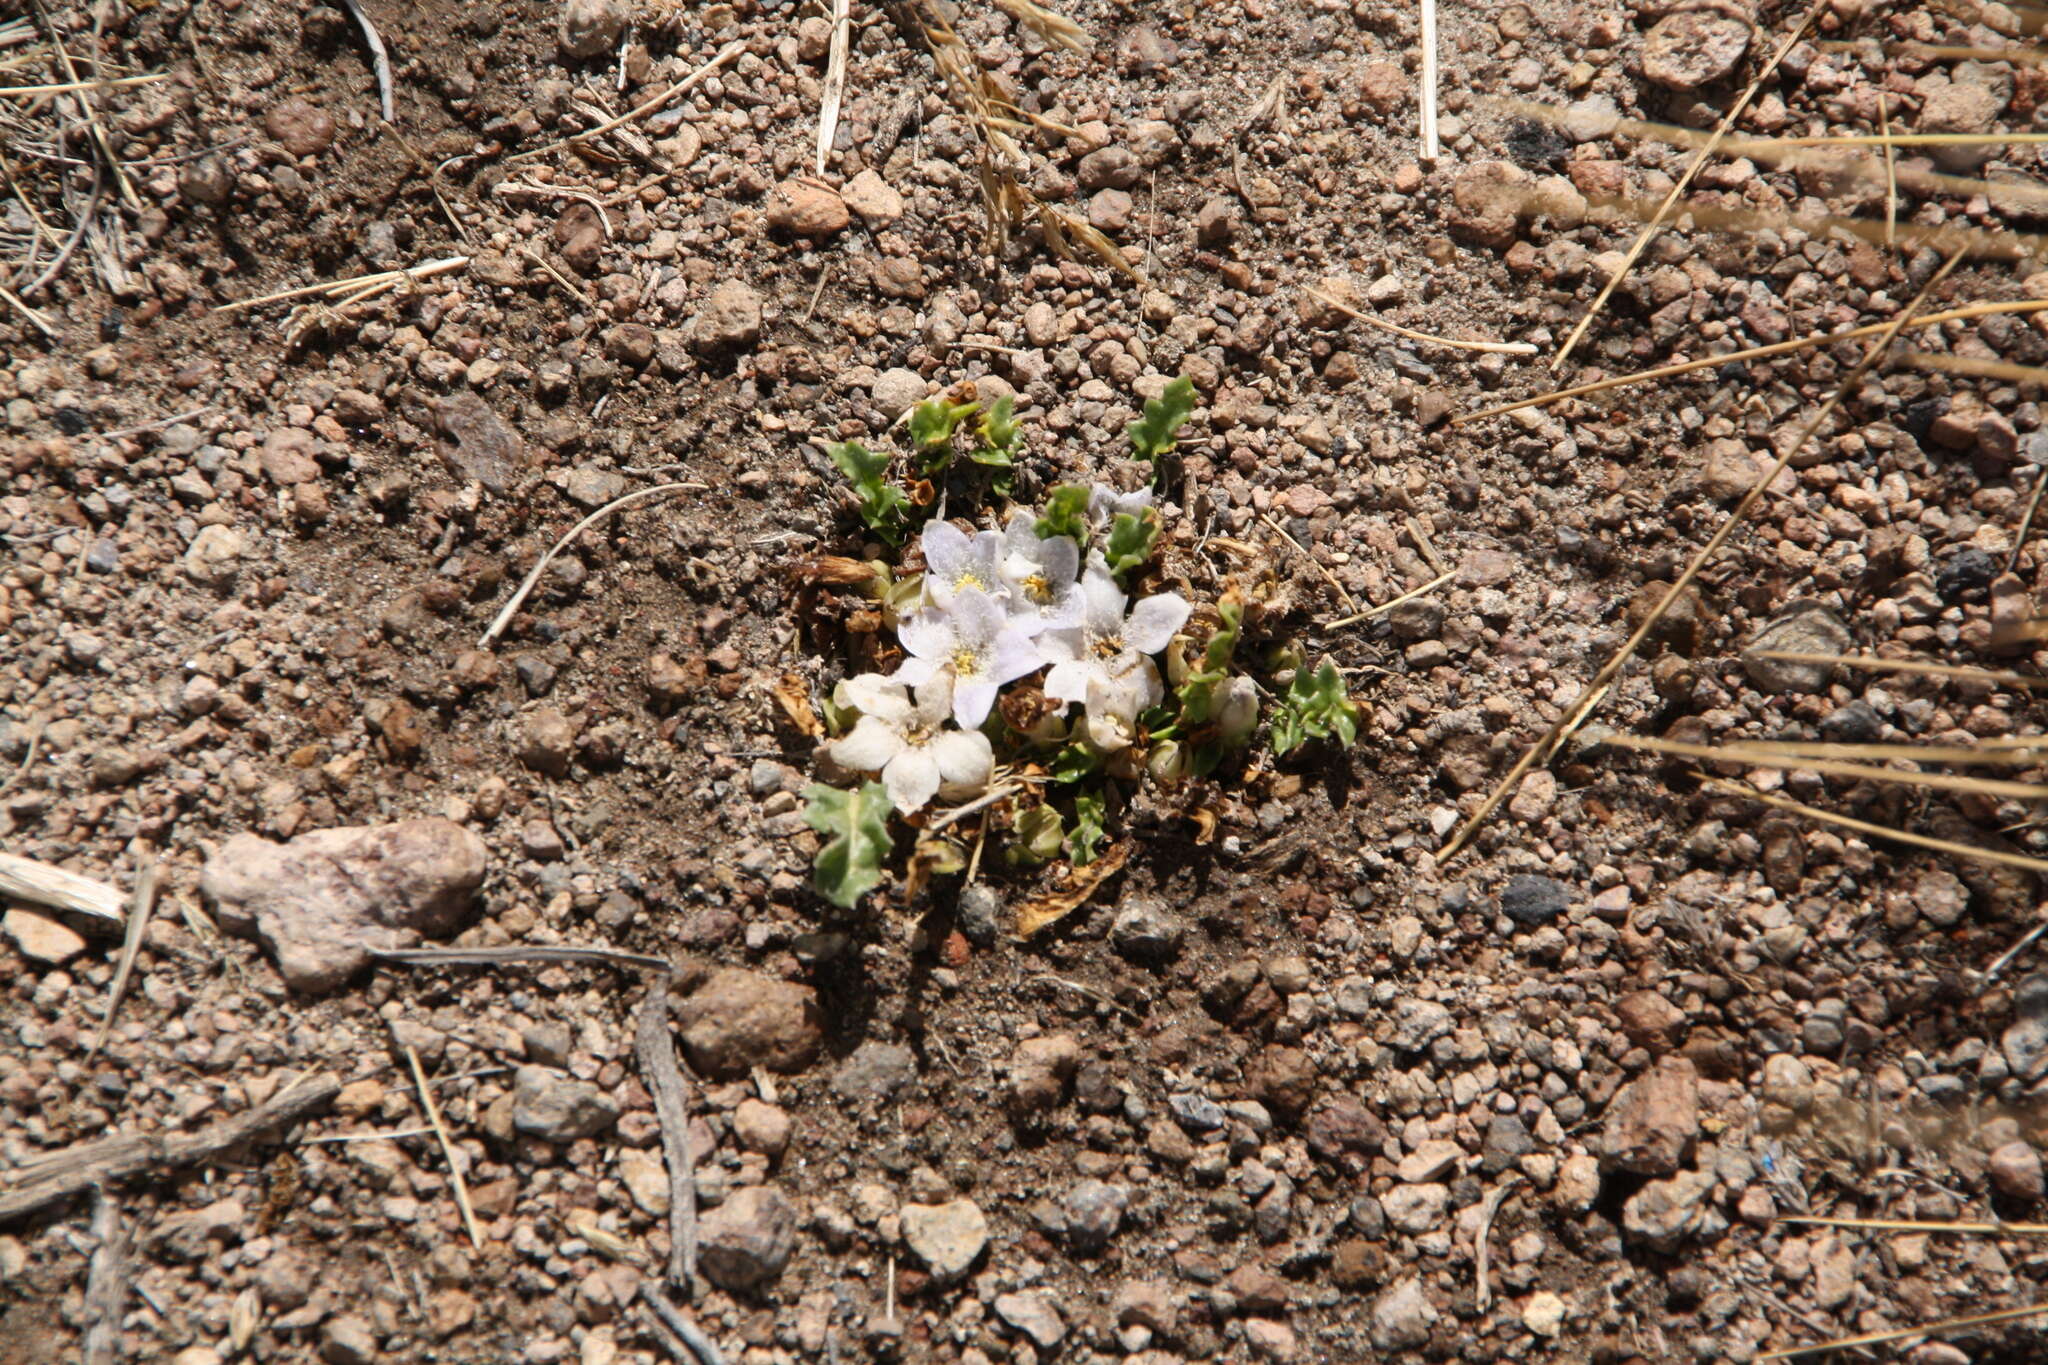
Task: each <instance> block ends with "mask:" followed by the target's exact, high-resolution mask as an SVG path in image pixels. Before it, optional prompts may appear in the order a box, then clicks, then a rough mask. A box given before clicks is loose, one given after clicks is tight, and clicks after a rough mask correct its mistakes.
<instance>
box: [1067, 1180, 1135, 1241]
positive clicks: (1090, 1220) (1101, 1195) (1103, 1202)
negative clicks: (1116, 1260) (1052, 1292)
mask: <svg viewBox="0 0 2048 1365" xmlns="http://www.w3.org/2000/svg"><path fill="white" fill-rule="evenodd" d="M1130 1202H1131V1197H1130V1194H1129V1192H1127V1191H1126V1190H1125V1189H1124V1188H1123V1187H1122V1186H1120V1185H1109V1184H1105V1183H1104V1182H1102V1181H1100V1180H1083V1181H1081V1182H1080V1183H1078V1184H1076V1185H1075V1186H1074V1187H1073V1188H1072V1189H1070V1190H1068V1191H1067V1197H1066V1198H1065V1199H1063V1200H1061V1201H1060V1212H1061V1214H1062V1215H1063V1216H1064V1219H1065V1223H1066V1231H1067V1241H1068V1242H1069V1243H1070V1244H1071V1245H1072V1246H1073V1248H1074V1249H1075V1250H1076V1251H1081V1252H1095V1251H1101V1250H1102V1249H1103V1248H1104V1247H1106V1246H1108V1245H1109V1240H1110V1238H1112V1237H1114V1236H1116V1233H1117V1229H1118V1228H1120V1227H1122V1226H1123V1222H1124V1210H1125V1209H1126V1208H1127V1207H1129V1205H1130Z"/></svg>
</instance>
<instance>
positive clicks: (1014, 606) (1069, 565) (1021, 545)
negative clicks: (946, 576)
mask: <svg viewBox="0 0 2048 1365" xmlns="http://www.w3.org/2000/svg"><path fill="white" fill-rule="evenodd" d="M1037 525H1038V519H1037V518H1036V517H1034V516H1032V515H1031V514H1030V513H1029V512H1018V513H1017V514H1015V515H1014V516H1012V517H1011V518H1010V524H1009V526H1008V527H1007V528H1005V530H1004V532H1003V541H1004V547H1003V567H1002V574H1003V583H1004V584H1005V586H1007V587H1008V588H1009V590H1010V601H1009V607H1010V615H1011V617H1012V618H1013V619H1015V620H1018V621H1021V622H1022V623H1023V625H1024V628H1025V630H1026V631H1027V632H1028V633H1029V634H1032V635H1036V634H1038V633H1039V632H1040V631H1043V630H1065V629H1069V628H1071V627H1074V626H1078V625H1080V624H1081V616H1082V612H1083V609H1084V607H1085V605H1086V604H1085V602H1084V600H1083V598H1082V596H1081V585H1080V583H1079V582H1078V581H1077V580H1078V579H1079V577H1080V573H1081V547H1080V546H1078V545H1076V544H1075V543H1074V542H1073V539H1072V538H1071V537H1069V536H1046V537H1043V538H1041V537H1040V536H1039V534H1038V529H1037Z"/></svg>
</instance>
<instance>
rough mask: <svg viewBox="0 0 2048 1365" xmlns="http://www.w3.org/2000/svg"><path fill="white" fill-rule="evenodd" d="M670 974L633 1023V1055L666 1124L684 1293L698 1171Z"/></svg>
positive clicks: (665, 1150)
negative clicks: (673, 1024)
mask: <svg viewBox="0 0 2048 1365" xmlns="http://www.w3.org/2000/svg"><path fill="white" fill-rule="evenodd" d="M669 981H670V978H669V977H668V976H667V975H662V976H659V977H656V978H655V979H654V980H653V981H652V982H651V983H649V985H648V987H647V995H646V998H645V999H643V1000H642V1001H641V1002H640V1008H639V1009H638V1010H637V1011H636V1012H635V1016H634V1020H633V1056H634V1058H635V1060H637V1061H638V1062H639V1063H640V1074H641V1078H642V1080H644V1081H645V1082H646V1085H647V1092H648V1094H649V1095H651V1096H652V1097H653V1099H654V1114H655V1117H656V1119H658V1120H659V1121H660V1123H661V1154H662V1161H663V1164H664V1165H665V1166H666V1167H667V1169H668V1188H669V1201H668V1280H669V1283H670V1284H673V1285H675V1286H676V1287H677V1288H678V1289H681V1290H683V1291H684V1292H685V1293H687V1292H688V1291H689V1288H690V1281H691V1279H692V1277H694V1276H695V1275H696V1273H697V1166H696V1155H695V1153H693V1152H692V1151H691V1150H690V1147H691V1144H690V1083H689V1076H688V1074H687V1073H686V1072H684V1070H683V1068H682V1066H681V1064H680V1063H678V1062H677V1060H676V1044H675V1037H674V1035H673V1034H672V1033H671V1032H670V1028H669V1013H668V988H669Z"/></svg>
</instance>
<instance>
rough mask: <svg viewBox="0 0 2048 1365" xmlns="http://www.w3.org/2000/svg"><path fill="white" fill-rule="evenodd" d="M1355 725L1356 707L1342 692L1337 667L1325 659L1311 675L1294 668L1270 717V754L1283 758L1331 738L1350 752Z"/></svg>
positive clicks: (1354, 736) (1354, 740)
mask: <svg viewBox="0 0 2048 1365" xmlns="http://www.w3.org/2000/svg"><path fill="white" fill-rule="evenodd" d="M1358 722H1359V710H1358V703H1356V702H1354V701H1352V700H1351V695H1350V693H1349V692H1347V691H1346V690H1345V687H1344V677H1343V675H1342V674H1340V673H1339V672H1338V671H1337V665H1336V664H1334V663H1332V662H1330V660H1328V659H1325V660H1323V663H1322V667H1320V668H1318V669H1316V671H1315V672H1314V673H1310V672H1309V671H1308V670H1307V669H1305V668H1297V669H1296V670H1295V672H1294V681H1293V682H1291V683H1289V684H1288V686H1287V694H1286V695H1285V696H1283V697H1282V698H1281V699H1280V705H1279V707H1278V709H1277V710H1275V712H1274V714H1273V752H1274V753H1276V754H1286V753H1287V752H1289V751H1290V750H1293V749H1295V748H1298V747H1300V746H1301V745H1303V744H1305V743H1307V742H1308V741H1309V740H1311V739H1328V738H1329V737H1331V736H1332V735H1334V736H1336V738H1337V740H1338V741H1339V742H1340V743H1342V744H1343V745H1344V746H1345V747H1346V748H1349V747H1350V746H1351V745H1352V744H1354V743H1356V742H1357V740H1358Z"/></svg>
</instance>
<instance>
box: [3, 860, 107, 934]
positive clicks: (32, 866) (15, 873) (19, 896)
mask: <svg viewBox="0 0 2048 1365" xmlns="http://www.w3.org/2000/svg"><path fill="white" fill-rule="evenodd" d="M0 896H5V897H12V898H13V899H15V900H18V901H29V902H31V903H33V904H36V905H47V906H49V907H50V908H51V909H53V910H71V911H75V912H77V913H78V914H81V915H92V916H94V917H95V918H98V919H108V920H112V921H114V923H116V924H119V923H120V922H121V919H122V913H123V912H122V905H123V902H124V901H125V899H126V898H125V897H123V896H122V895H121V892H120V890H119V888H117V887H114V886H110V885H109V884H107V883H106V882H103V881H98V880H96V879H94V878H92V877H81V876H80V875H78V874H77V873H76V872H66V871H65V870H64V869H63V868H61V867H55V866H52V865H51V864H49V863H39V862H37V861H36V860H35V859H33V858H24V857H21V856H20V855H19V854H14V853H0Z"/></svg>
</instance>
